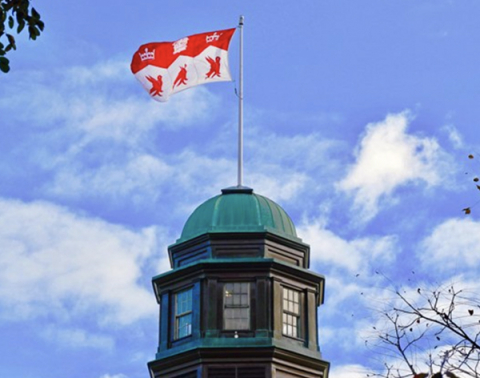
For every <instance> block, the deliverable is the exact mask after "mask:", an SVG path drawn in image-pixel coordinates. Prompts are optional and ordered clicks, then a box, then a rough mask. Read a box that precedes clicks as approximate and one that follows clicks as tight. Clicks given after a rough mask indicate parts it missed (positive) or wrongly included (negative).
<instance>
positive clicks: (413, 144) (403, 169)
mask: <svg viewBox="0 0 480 378" xmlns="http://www.w3.org/2000/svg"><path fill="white" fill-rule="evenodd" d="M409 121H410V119H409V114H408V113H405V112H404V113H399V114H389V115H388V116H387V117H386V118H385V120H383V121H381V122H378V123H370V124H368V125H367V127H366V131H365V134H364V136H363V138H362V140H361V141H360V144H359V146H358V147H357V150H356V153H355V156H356V162H355V164H354V165H352V166H351V167H350V169H349V171H348V174H347V176H346V177H345V178H344V179H343V180H341V181H340V182H338V183H337V187H338V189H339V190H340V191H344V192H347V193H349V194H352V195H353V196H354V205H355V209H354V211H356V215H357V217H358V216H360V217H361V218H362V219H363V220H364V221H368V220H369V219H371V218H372V217H374V216H375V215H376V214H377V212H378V210H379V209H378V208H379V202H380V201H381V200H387V199H389V197H390V196H391V195H392V194H393V192H394V191H395V189H396V188H398V187H399V186H404V185H407V184H417V183H420V182H423V183H425V184H426V185H427V186H434V185H437V184H438V183H440V182H441V178H442V176H443V175H444V174H445V172H444V171H443V170H444V169H445V162H444V152H442V150H441V148H440V146H439V144H438V142H437V141H436V139H434V138H426V137H425V138H423V137H420V136H416V135H412V134H408V133H407V128H408V124H409ZM358 211H360V213H358Z"/></svg>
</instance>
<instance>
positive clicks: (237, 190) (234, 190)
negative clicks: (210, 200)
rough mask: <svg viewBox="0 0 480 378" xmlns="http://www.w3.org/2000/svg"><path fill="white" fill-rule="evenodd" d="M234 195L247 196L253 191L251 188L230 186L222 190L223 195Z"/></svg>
mask: <svg viewBox="0 0 480 378" xmlns="http://www.w3.org/2000/svg"><path fill="white" fill-rule="evenodd" d="M232 193H245V194H252V193H253V189H252V188H249V187H248V186H242V185H237V186H230V187H228V188H225V189H222V194H232Z"/></svg>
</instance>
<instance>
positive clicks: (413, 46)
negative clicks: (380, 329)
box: [0, 0, 480, 378]
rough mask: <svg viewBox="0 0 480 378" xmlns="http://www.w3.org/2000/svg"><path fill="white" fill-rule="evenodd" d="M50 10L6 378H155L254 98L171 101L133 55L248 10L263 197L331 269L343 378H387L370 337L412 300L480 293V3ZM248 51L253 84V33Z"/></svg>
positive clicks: (86, 4) (26, 171) (35, 70)
mask: <svg viewBox="0 0 480 378" xmlns="http://www.w3.org/2000/svg"><path fill="white" fill-rule="evenodd" d="M34 5H35V6H36V8H37V10H38V11H39V12H40V13H41V15H42V18H43V19H44V21H45V24H46V26H45V32H44V33H43V34H42V35H41V37H40V38H39V39H38V40H37V41H35V42H31V41H28V40H27V39H26V38H25V37H19V38H18V50H17V51H15V52H12V53H10V54H9V58H10V61H11V72H10V73H9V74H7V75H2V76H0V130H1V137H0V177H1V179H0V282H1V284H0V333H1V335H2V337H1V340H0V376H2V377H12V378H16V377H22V378H30V377H35V378H38V377H45V378H46V377H48V378H57V377H65V376H67V375H68V376H69V377H72V378H77V377H78V378H140V377H147V376H148V372H147V369H146V362H147V361H149V360H151V359H153V357H154V354H155V351H156V343H157V308H156V303H155V299H154V296H153V293H152V290H151V284H150V279H151V277H152V276H153V275H155V274H158V273H160V272H163V271H165V270H167V269H169V266H168V259H167V249H166V248H167V246H168V245H169V244H172V243H174V242H175V240H176V239H177V238H178V237H179V236H180V233H181V229H182V227H183V224H184V223H185V221H186V219H187V217H188V215H189V214H190V213H191V212H192V211H193V209H195V207H196V206H198V205H199V204H200V203H202V202H203V201H205V200H206V199H208V198H210V197H212V196H214V195H216V194H218V193H220V189H222V188H224V187H228V186H231V185H235V184H236V143H237V142H236V132H237V130H236V127H237V123H236V122H237V98H236V97H235V94H234V90H235V85H236V84H235V82H234V83H215V84H209V85H205V86H201V87H196V88H193V89H190V90H188V91H184V92H181V93H179V94H176V95H175V96H173V97H172V98H171V100H170V101H169V102H167V103H163V104H160V103H157V102H155V101H153V100H151V99H150V98H149V97H148V95H147V94H146V92H145V91H144V89H143V88H142V87H141V86H140V84H139V83H138V82H137V81H136V79H135V78H134V76H133V75H132V74H131V73H130V70H129V64H130V60H131V57H132V55H133V53H134V52H135V51H136V49H137V48H138V47H139V46H140V45H141V44H144V43H147V42H152V41H172V40H176V39H179V38H181V37H184V36H187V35H189V34H195V33H201V32H206V31H213V30H218V29H225V28H230V27H234V26H236V24H237V23H238V17H239V15H240V14H243V15H244V16H245V29H244V36H245V39H244V43H245V50H244V63H245V83H244V86H245V184H246V185H248V186H250V187H252V188H254V190H255V191H256V192H257V193H259V194H262V195H265V196H267V197H269V198H271V199H273V200H275V201H276V202H278V203H279V204H281V205H282V206H283V207H284V208H285V209H286V211H287V212H288V214H290V216H291V217H292V219H293V221H294V223H295V224H296V226H297V232H298V234H299V236H300V237H301V238H302V239H303V241H304V242H306V243H308V244H310V245H311V248H312V262H311V267H312V269H313V270H315V271H316V272H318V273H321V274H324V275H325V276H326V301H325V304H324V306H323V307H322V308H321V309H320V323H319V324H320V326H319V332H320V343H321V348H322V351H323V355H324V358H325V359H327V360H329V361H330V362H331V364H332V371H331V376H332V377H338V378H343V377H353V378H356V377H361V376H364V373H365V372H369V371H372V370H374V369H377V368H379V367H380V366H381V364H382V362H383V361H382V358H383V357H382V355H379V354H378V353H376V352H375V351H373V350H371V349H369V348H367V347H365V342H364V341H365V338H366V337H368V332H369V330H371V326H372V324H376V323H377V322H378V314H377V313H376V312H375V311H372V309H373V310H375V309H378V306H379V305H380V304H381V302H382V301H381V300H380V299H381V298H388V297H389V296H391V292H392V290H395V288H398V287H400V286H406V287H407V288H409V287H410V286H411V287H412V288H413V287H417V286H419V285H427V284H428V285H444V284H447V283H449V282H452V281H453V282H455V283H456V285H458V286H461V287H465V288H468V289H469V290H471V291H472V292H475V290H477V292H478V289H480V288H479V287H478V285H479V284H478V282H477V281H478V280H477V279H476V278H478V273H479V268H480V218H479V214H480V206H477V207H473V208H472V214H471V215H470V216H468V217H467V216H465V215H463V214H462V211H461V210H462V209H463V208H464V207H467V206H472V205H474V204H476V202H477V201H479V200H480V198H479V192H478V191H477V189H476V188H475V186H474V183H473V182H472V178H473V177H474V176H475V173H479V170H480V166H479V165H478V163H477V162H478V159H479V158H480V143H479V139H480V138H479V137H480V131H479V129H480V121H479V120H480V107H479V105H478V104H479V101H480V90H479V88H480V49H479V48H478V46H479V41H480V26H479V23H478V15H480V2H478V1H476V0H462V1H453V0H450V1H447V0H430V1H423V0H422V1H418V0H403V1H400V0H392V1H386V0H382V1H381V0H376V1H374V0H364V1H358V0H348V1H347V0H336V1H323V0H321V1H319V0H302V1H296V2H293V1H283V0H282V1H271V0H265V1H261V2H257V1H241V2H240V1H235V2H233V1H231V2H226V1H211V0H205V1H201V2H199V1H190V0H184V1H162V2H160V1H156V2H154V1H144V0H140V1H137V2H132V1H130V2H126V1H111V0H109V1H101V2H99V1H95V2H94V1H90V0H85V1H82V2H63V3H62V5H59V4H58V3H57V2H53V1H51V2H38V1H36V2H35V1H34ZM230 50H231V51H230V65H231V69H232V74H233V75H234V76H235V77H236V76H237V75H238V35H235V36H234V38H233V40H232V44H231V49H230ZM470 153H473V154H475V155H477V154H478V157H477V159H473V160H469V159H467V156H468V154H470ZM412 271H415V275H414V276H413V273H411V272H412ZM375 272H379V273H380V274H375ZM407 277H408V279H410V281H409V280H408V279H407ZM412 281H414V282H412ZM383 302H384V301H383ZM385 358H387V357H385Z"/></svg>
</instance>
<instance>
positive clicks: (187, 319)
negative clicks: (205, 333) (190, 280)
mask: <svg viewBox="0 0 480 378" xmlns="http://www.w3.org/2000/svg"><path fill="white" fill-rule="evenodd" d="M191 334H192V289H187V290H183V291H181V292H179V293H177V294H175V340H177V339H181V338H182V337H186V336H190V335H191Z"/></svg>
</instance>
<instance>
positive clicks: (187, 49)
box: [130, 28, 235, 102]
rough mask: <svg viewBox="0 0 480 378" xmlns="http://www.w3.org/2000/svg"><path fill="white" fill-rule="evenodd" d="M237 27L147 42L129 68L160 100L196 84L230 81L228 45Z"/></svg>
mask: <svg viewBox="0 0 480 378" xmlns="http://www.w3.org/2000/svg"><path fill="white" fill-rule="evenodd" d="M234 32H235V28H233V29H226V30H219V31H214V32H209V33H201V34H195V35H191V36H188V37H185V38H182V39H179V40H178V41H175V42H152V43H147V44H144V45H142V46H140V48H139V49H138V50H137V52H136V53H135V54H134V55H133V59H132V63H131V65H130V68H131V70H132V73H133V74H134V75H135V77H136V78H137V80H138V81H140V83H141V84H142V85H143V87H144V88H145V89H146V90H147V92H148V93H149V94H150V95H151V96H152V97H153V98H154V99H155V100H157V101H161V102H164V101H168V98H169V97H170V95H172V94H174V93H177V92H180V91H183V90H184V89H187V88H191V87H193V86H195V85H199V84H205V83H210V82H214V81H231V80H232V77H231V76H230V70H229V68H228V46H229V44H230V40H231V39H232V36H233V33H234Z"/></svg>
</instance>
